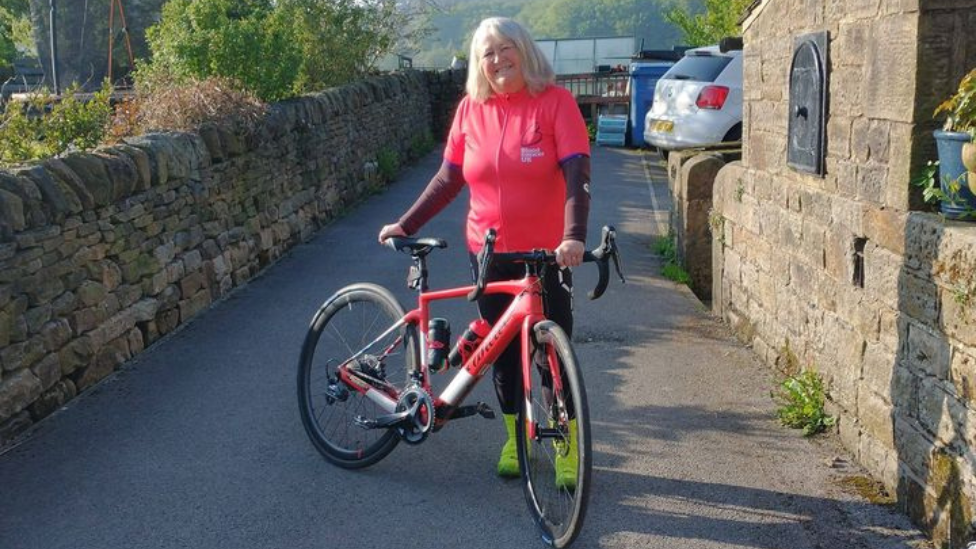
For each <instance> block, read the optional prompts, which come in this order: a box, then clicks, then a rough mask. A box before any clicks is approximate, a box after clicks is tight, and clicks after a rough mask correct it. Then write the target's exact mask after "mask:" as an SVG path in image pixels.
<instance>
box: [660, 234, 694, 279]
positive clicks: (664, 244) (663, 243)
mask: <svg viewBox="0 0 976 549" xmlns="http://www.w3.org/2000/svg"><path fill="white" fill-rule="evenodd" d="M654 252H655V253H656V254H657V255H659V256H661V257H662V258H663V259H664V266H663V267H662V268H661V276H663V277H664V278H667V279H668V280H671V281H674V282H677V283H678V284H684V285H685V286H688V285H690V284H691V276H690V275H689V274H688V271H686V270H685V269H684V268H683V267H682V266H681V265H680V264H678V252H677V249H676V248H675V235H674V233H673V232H671V231H669V232H668V236H662V237H660V238H658V239H657V241H656V242H655V243H654Z"/></svg>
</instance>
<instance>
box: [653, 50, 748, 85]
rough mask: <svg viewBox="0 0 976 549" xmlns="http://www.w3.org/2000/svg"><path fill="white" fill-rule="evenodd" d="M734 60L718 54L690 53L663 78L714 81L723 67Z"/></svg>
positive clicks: (662, 78)
mask: <svg viewBox="0 0 976 549" xmlns="http://www.w3.org/2000/svg"><path fill="white" fill-rule="evenodd" d="M731 62H732V58H731V57H724V56H718V55H688V56H685V57H682V58H681V60H680V61H678V62H677V63H675V65H674V66H673V67H671V68H670V69H669V70H668V72H667V73H665V75H664V76H662V77H661V80H693V81H695V82H713V81H714V80H715V79H716V78H718V75H719V73H720V72H722V69H724V68H725V67H726V66H727V65H728V64H729V63H731Z"/></svg>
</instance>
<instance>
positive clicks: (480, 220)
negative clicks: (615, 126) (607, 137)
mask: <svg viewBox="0 0 976 549" xmlns="http://www.w3.org/2000/svg"><path fill="white" fill-rule="evenodd" d="M589 154H590V143H589V137H588V135H587V131H586V125H585V123H584V122H583V117H582V116H581V114H580V111H579V108H578V107H577V106H576V101H575V99H573V96H572V94H570V93H569V91H567V90H566V89H565V88H561V87H558V86H549V87H547V88H546V89H545V90H544V91H543V92H542V93H540V94H539V95H535V96H533V95H531V94H530V93H528V92H527V91H526V90H523V91H521V92H518V93H513V94H509V95H500V94H496V95H493V96H491V97H490V98H489V99H488V100H487V101H485V102H484V103H479V102H477V101H473V100H471V99H470V98H469V97H465V98H464V99H463V100H462V101H461V104H460V105H459V106H458V110H457V114H456V115H455V117H454V123H453V124H452V126H451V132H450V134H449V135H448V139H447V147H446V148H445V150H444V159H445V160H446V161H447V162H449V163H451V164H453V165H455V166H461V168H462V170H463V175H464V179H465V181H466V182H467V183H468V188H469V189H470V200H471V202H470V207H469V209H468V221H467V231H466V232H467V241H468V249H469V250H471V251H475V252H477V251H478V250H480V249H481V246H482V244H483V242H484V234H485V231H486V230H487V229H489V228H495V229H496V230H497V231H498V240H497V242H496V244H495V249H496V250H498V251H500V252H505V251H524V250H532V249H535V248H546V249H550V250H551V249H554V248H556V247H557V246H558V245H559V243H560V242H561V241H562V239H563V228H564V227H563V225H564V222H565V215H564V206H565V202H566V181H565V179H564V176H563V172H562V170H561V169H560V165H561V164H562V163H563V162H565V161H567V160H569V159H572V158H574V157H576V156H579V155H586V156H589Z"/></svg>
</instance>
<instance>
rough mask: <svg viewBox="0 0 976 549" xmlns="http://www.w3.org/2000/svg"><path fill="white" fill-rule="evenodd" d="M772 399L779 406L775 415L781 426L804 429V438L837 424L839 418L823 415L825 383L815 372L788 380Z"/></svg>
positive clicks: (791, 377) (788, 378) (790, 377)
mask: <svg viewBox="0 0 976 549" xmlns="http://www.w3.org/2000/svg"><path fill="white" fill-rule="evenodd" d="M773 398H775V399H776V400H777V402H779V404H780V407H779V409H777V411H776V415H777V416H778V417H779V420H780V423H782V424H783V425H785V426H787V427H791V428H794V429H803V436H812V435H815V434H817V433H819V432H821V431H823V430H825V429H827V428H828V427H831V426H833V425H834V423H836V418H833V417H831V416H829V415H827V413H826V412H824V388H823V381H822V380H821V379H820V376H819V375H817V373H816V372H814V371H812V370H807V371H805V372H803V373H801V374H799V375H796V376H789V377H787V378H786V379H785V380H783V382H782V383H780V386H779V392H777V393H774V394H773Z"/></svg>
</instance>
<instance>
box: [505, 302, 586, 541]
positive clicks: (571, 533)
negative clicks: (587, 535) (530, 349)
mask: <svg viewBox="0 0 976 549" xmlns="http://www.w3.org/2000/svg"><path fill="white" fill-rule="evenodd" d="M535 339H536V348H535V352H534V353H533V356H534V357H535V358H534V359H533V362H534V363H535V364H533V365H531V366H529V370H530V371H531V375H530V381H531V385H530V386H529V387H528V388H524V389H523V394H522V397H523V398H522V404H521V406H520V410H519V417H518V425H519V428H518V429H517V432H518V453H519V465H520V467H521V470H522V486H523V490H524V492H525V499H526V501H527V502H528V504H529V510H530V512H531V513H532V516H533V518H534V519H535V521H536V524H538V526H539V528H540V529H541V530H542V539H543V541H545V542H546V543H547V544H549V545H550V546H552V547H566V546H568V545H569V544H571V543H572V542H573V540H574V539H576V536H577V535H578V534H579V532H580V529H581V528H582V527H583V519H584V517H585V516H586V506H587V503H588V501H589V495H590V475H591V472H592V458H591V446H590V444H591V443H590V419H589V409H588V407H587V402H586V389H585V388H584V386H583V378H582V376H581V375H580V371H579V365H578V362H577V360H576V353H574V352H573V347H572V345H571V343H570V340H569V337H568V336H567V335H566V332H564V331H563V329H562V328H560V327H559V326H558V325H557V324H556V323H554V322H552V321H543V322H540V323H538V324H536V325H535ZM560 373H561V375H560ZM557 379H561V382H559V383H555V382H554V381H555V380H557ZM530 425H531V428H532V430H533V431H534V436H533V435H530V432H529V428H530Z"/></svg>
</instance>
